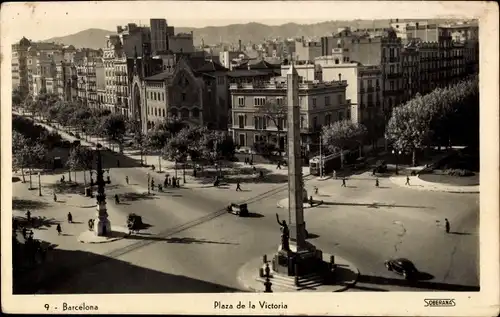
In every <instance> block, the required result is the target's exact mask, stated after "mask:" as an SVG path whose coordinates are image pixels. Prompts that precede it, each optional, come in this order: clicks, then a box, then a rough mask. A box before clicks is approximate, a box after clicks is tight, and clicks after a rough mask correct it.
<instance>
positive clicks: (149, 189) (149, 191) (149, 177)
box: [148, 173, 151, 195]
mask: <svg viewBox="0 0 500 317" xmlns="http://www.w3.org/2000/svg"><path fill="white" fill-rule="evenodd" d="M150 182H151V175H149V173H148V195H149V194H151V188H150V185H149V184H150Z"/></svg>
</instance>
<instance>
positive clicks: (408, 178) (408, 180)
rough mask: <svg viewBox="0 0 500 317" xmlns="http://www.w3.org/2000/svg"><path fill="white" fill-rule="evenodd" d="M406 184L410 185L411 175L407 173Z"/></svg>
mask: <svg viewBox="0 0 500 317" xmlns="http://www.w3.org/2000/svg"><path fill="white" fill-rule="evenodd" d="M405 185H408V186H410V176H408V175H406V183H405Z"/></svg>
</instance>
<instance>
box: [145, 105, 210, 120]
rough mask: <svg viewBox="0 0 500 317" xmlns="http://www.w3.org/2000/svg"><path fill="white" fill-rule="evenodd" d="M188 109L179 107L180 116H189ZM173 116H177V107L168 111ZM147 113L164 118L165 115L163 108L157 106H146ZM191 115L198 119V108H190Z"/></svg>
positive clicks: (185, 117)
mask: <svg viewBox="0 0 500 317" xmlns="http://www.w3.org/2000/svg"><path fill="white" fill-rule="evenodd" d="M189 112H190V111H189V110H188V109H185V108H183V109H181V111H180V117H181V118H184V119H187V118H189ZM170 113H171V114H172V116H173V117H177V116H178V114H179V111H178V110H177V109H172V110H171V111H170ZM147 114H148V115H150V116H155V117H163V118H165V117H166V115H167V112H166V110H165V109H164V108H157V107H148V108H147ZM191 117H192V118H195V119H198V118H199V117H200V109H198V108H194V109H192V110H191Z"/></svg>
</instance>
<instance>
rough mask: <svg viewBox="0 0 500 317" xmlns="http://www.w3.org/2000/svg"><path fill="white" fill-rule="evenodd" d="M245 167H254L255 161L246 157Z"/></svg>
mask: <svg viewBox="0 0 500 317" xmlns="http://www.w3.org/2000/svg"><path fill="white" fill-rule="evenodd" d="M245 165H250V166H252V165H253V160H252V159H251V158H249V157H245Z"/></svg>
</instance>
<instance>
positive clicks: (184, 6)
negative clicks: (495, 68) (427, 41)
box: [0, 1, 484, 43]
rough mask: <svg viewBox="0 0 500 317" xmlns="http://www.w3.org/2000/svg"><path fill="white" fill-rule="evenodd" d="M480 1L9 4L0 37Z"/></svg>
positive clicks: (386, 12)
mask: <svg viewBox="0 0 500 317" xmlns="http://www.w3.org/2000/svg"><path fill="white" fill-rule="evenodd" d="M482 10H484V6H482V4H481V2H469V3H467V2H447V1H445V2H437V1H435V2H413V1H410V2H405V1H399V2H395V1H391V2H384V1H360V2H356V1H257V2H253V1H240V2H238V1H220V2H219V1H194V2H190V1H161V2H160V1H130V2H126V1H109V2H57V3H56V2H39V3H37V2H30V3H22V2H11V3H3V4H2V10H0V16H1V23H2V29H1V30H2V37H3V38H8V39H9V40H10V39H12V41H8V42H11V43H12V42H14V41H18V40H19V39H20V38H21V37H22V36H26V37H27V38H29V39H33V40H43V39H47V38H51V37H56V36H64V35H68V34H73V33H76V32H79V31H82V30H85V29H88V28H101V29H107V30H115V29H116V26H117V25H123V24H126V23H128V22H136V23H140V24H146V25H148V24H149V19H150V18H166V19H167V22H168V24H169V25H173V26H176V27H186V26H189V27H197V28H198V27H205V26H223V25H229V24H235V23H248V22H259V23H264V24H268V25H279V24H284V23H288V22H295V23H301V24H311V23H317V22H322V21H331V20H353V19H377V18H378V19H389V18H421V19H422V18H424V19H425V18H452V17H455V18H457V17H459V18H472V17H477V16H479V15H480V14H481V12H482Z"/></svg>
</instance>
